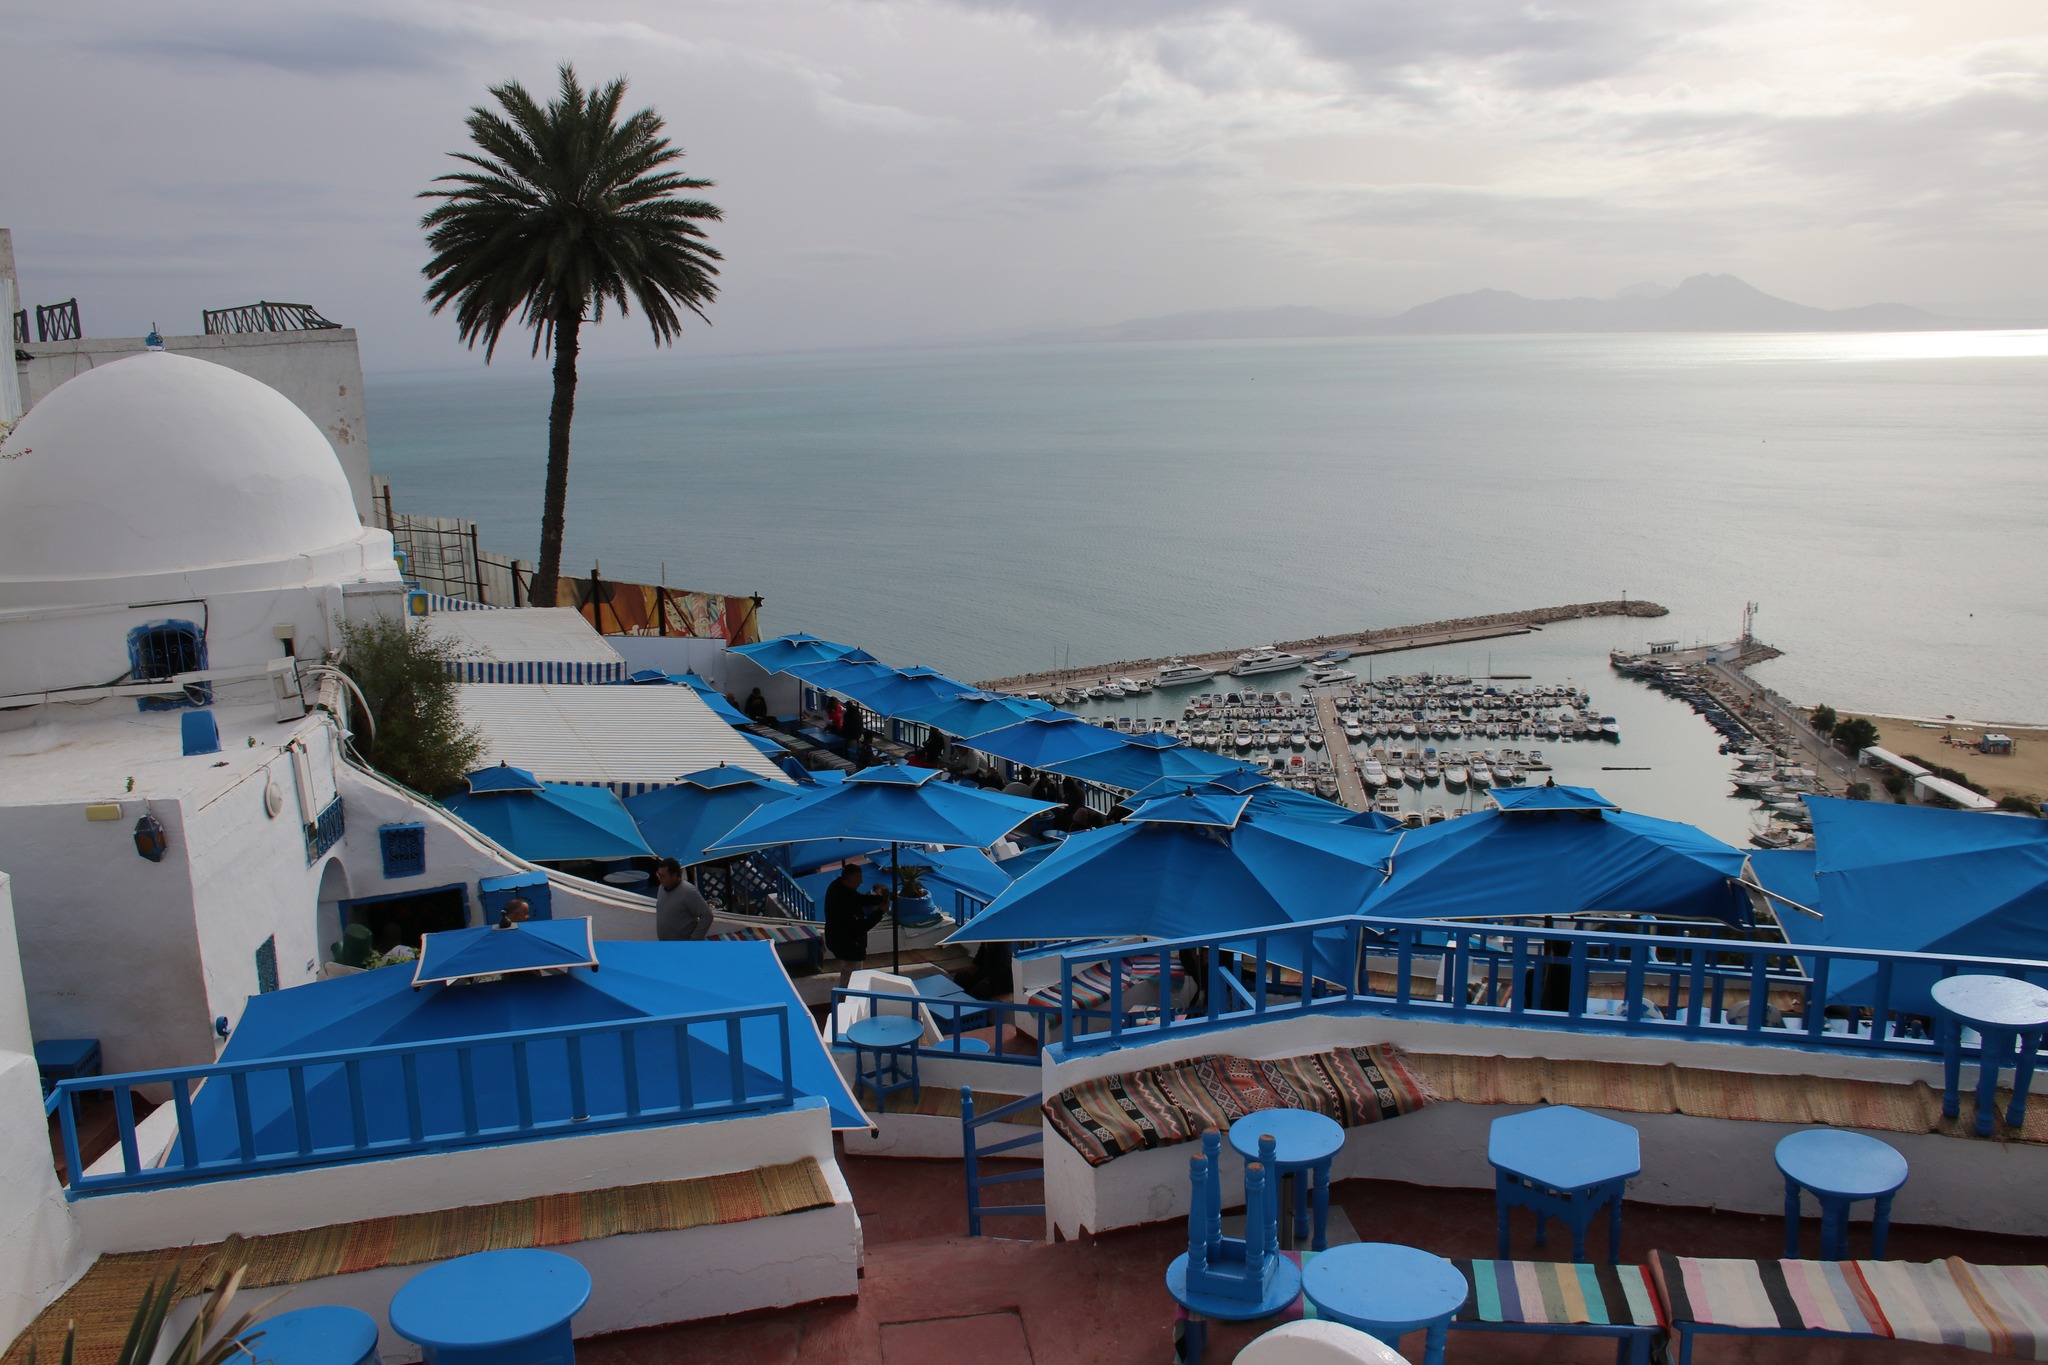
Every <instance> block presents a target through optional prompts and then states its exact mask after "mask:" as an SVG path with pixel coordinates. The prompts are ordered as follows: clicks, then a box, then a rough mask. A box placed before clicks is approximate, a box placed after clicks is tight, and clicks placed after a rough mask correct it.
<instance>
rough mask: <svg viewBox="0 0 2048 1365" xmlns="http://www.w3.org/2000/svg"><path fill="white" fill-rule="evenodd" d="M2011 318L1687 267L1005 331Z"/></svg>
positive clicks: (1141, 337) (1557, 327) (1223, 337)
mask: <svg viewBox="0 0 2048 1365" xmlns="http://www.w3.org/2000/svg"><path fill="white" fill-rule="evenodd" d="M2011 325H2013V324H2012V323H2010V322H1992V321H1985V320H1969V319H1958V318H1948V317H1942V316H1940V315H1938V314H1935V313H1931V312H1928V311H1927V310H1926V309H1924V308H1915V307H1912V306H1911V305H1909V304H1903V303H1873V304H1866V305H1865V306H1863V307H1861V308H1812V307H1808V306H1807V305H1806V304H1803V303H1793V302H1792V301H1791V300H1789V299H1781V298H1777V297H1775V296H1773V295H1770V294H1766V293H1764V292H1763V291H1762V290H1761V289H1758V288H1756V287H1754V286H1753V285H1749V284H1746V283H1744V282H1743V281H1741V280H1739V279H1736V278H1735V277H1734V276H1733V275H1694V276H1693V277H1692V278H1690V279H1688V280H1686V281H1685V282H1684V283H1682V284H1680V285H1679V286H1678V287H1677V288H1675V289H1672V288H1668V287H1666V286H1663V285H1656V284H1636V285H1630V286H1629V287H1628V288H1626V289H1623V290H1621V291H1620V292H1619V293H1618V294H1617V295H1616V296H1615V297H1614V298H1609V299H1591V298H1577V299H1529V298H1523V297H1522V296H1521V295H1520V294H1514V293H1510V292H1508V291H1507V290H1503V289H1478V290H1474V291H1473V292H1471V293H1469V294H1451V295H1449V296H1447V297H1445V298H1441V299H1436V300H1434V301H1432V302H1430V303H1424V304H1418V305H1417V306H1416V307H1414V308H1410V309H1408V310H1407V311H1406V312H1403V313H1392V312H1384V313H1379V314H1376V315H1375V314H1369V313H1361V312H1344V313H1340V312H1333V311H1330V310H1328V309H1322V308H1306V307H1295V308H1256V309H1244V310H1233V311H1225V312H1208V313H1175V314H1172V315H1170V316H1167V317H1156V318H1138V319H1135V320H1133V321H1130V322H1119V323H1112V324H1110V325H1109V326H1106V327H1075V328H1059V329H1053V328H1048V329H1045V330H1040V331H1034V332H1029V333H1026V334H1021V335H1013V336H1011V337H1009V338H1006V339H1008V340H1011V341H1013V342H1027V343H1028V342H1038V343H1051V342H1088V341H1249V340H1254V339H1260V338H1274V337H1350V336H1374V335H1382V334H1388V333H1446V332H1897V331H1915V330H1922V329H1930V328H1950V327H1963V328H1967V327H2000V326H2011Z"/></svg>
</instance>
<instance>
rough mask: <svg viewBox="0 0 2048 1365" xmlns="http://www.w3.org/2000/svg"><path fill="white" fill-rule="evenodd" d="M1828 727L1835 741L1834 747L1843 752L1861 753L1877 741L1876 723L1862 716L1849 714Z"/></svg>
mask: <svg viewBox="0 0 2048 1365" xmlns="http://www.w3.org/2000/svg"><path fill="white" fill-rule="evenodd" d="M1829 728H1830V731H1831V736H1832V738H1833V739H1834V741H1835V747H1836V748H1837V749H1840V750H1841V751H1842V752H1843V753H1849V754H1855V753H1861V752H1862V751H1863V750H1865V749H1867V748H1869V747H1870V746H1871V745H1873V744H1875V743H1877V725H1876V724H1875V723H1874V722H1872V721H1868V720H1865V719H1864V718H1863V717H1862V716H1851V717H1849V718H1848V719H1847V720H1837V721H1836V722H1835V723H1834V725H1833V726H1831V727H1829Z"/></svg>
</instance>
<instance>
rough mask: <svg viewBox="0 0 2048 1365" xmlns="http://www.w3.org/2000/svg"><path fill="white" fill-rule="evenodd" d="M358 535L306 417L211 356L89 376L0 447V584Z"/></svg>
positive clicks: (342, 477)
mask: <svg viewBox="0 0 2048 1365" xmlns="http://www.w3.org/2000/svg"><path fill="white" fill-rule="evenodd" d="M363 534H364V528H363V526H362V523H361V522H360V521H358V520H357V518H356V511H355V501H354V499H353V497H352V496H351V495H350V492H349V485H348V476H347V475H346V474H344V473H343V472H342V468H341V462H340V461H339V460H337V459H336V458H335V455H334V448H333V447H332V446H330V445H328V443H327V438H326V437H325V436H323V435H322V434H321V433H320V429H319V428H318V427H316V426H314V425H313V423H312V421H311V419H309V418H308V417H307V416H306V414H305V413H303V412H301V411H299V409H298V407H297V405H295V404H294V403H293V402H292V401H291V400H290V399H289V398H286V397H285V396H284V395H283V394H281V393H279V392H278V391H277V390H275V389H273V388H271V387H270V386H269V385H267V384H264V383H261V382H259V381H257V380H254V379H251V378H249V377H248V376H247V375H244V374H239V373H237V372H236V371H234V370H230V369H228V368H226V367H225V366H222V365H214V364H210V363H209V362H207V361H204V360H194V359H191V358H190V357H187V356H178V355H168V354H163V353H149V354H145V355H139V356H132V357H130V358H128V359H126V360H117V361H115V362H113V363H112V364H110V365H102V366H99V367H98V368H96V369H93V370H89V371H87V372H86V373H84V374H82V375H79V376H78V377H77V378H76V379H73V380H70V381H69V382H67V383H64V384H61V385H59V386H58V387H57V388H56V389H55V390H53V391H52V392H51V393H50V395H49V396H48V397H47V398H45V399H43V401H42V402H40V403H38V404H36V406H35V407H34V408H32V409H30V410H29V413H28V415H27V416H25V417H23V418H22V419H21V421H20V423H19V424H18V425H16V427H15V429H14V432H13V434H12V435H10V436H9V437H8V438H7V439H6V441H4V442H0V584H7V583H13V584H15V585H17V586H18V587H19V586H25V585H26V584H27V583H32V582H35V581H36V580H43V581H45V582H47V581H49V580H62V581H70V582H77V581H78V580H84V579H108V578H136V577H147V576H153V575H159V574H190V573H191V572H192V571H194V570H198V569H206V568H210V567H215V566H225V565H231V564H249V563H252V562H255V563H276V562H278V561H283V560H293V559H298V558H300V557H302V556H307V555H316V554H318V553H320V552H321V551H323V550H331V549H335V548H337V547H340V546H344V545H351V544H354V543H356V542H359V541H360V540H361V538H362V536H363ZM10 595H12V594H10Z"/></svg>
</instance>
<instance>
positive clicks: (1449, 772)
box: [1444, 763, 1469, 792]
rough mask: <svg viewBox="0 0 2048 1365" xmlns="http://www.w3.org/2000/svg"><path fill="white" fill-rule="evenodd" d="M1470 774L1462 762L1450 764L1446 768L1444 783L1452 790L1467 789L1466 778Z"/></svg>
mask: <svg viewBox="0 0 2048 1365" xmlns="http://www.w3.org/2000/svg"><path fill="white" fill-rule="evenodd" d="M1468 776H1469V774H1468V773H1466V771H1465V765H1464V764H1462V763H1452V764H1448V765H1446V766H1445V768H1444V785H1445V786H1446V787H1448V788H1450V789H1451V790H1452V791H1454V792H1455V791H1463V790H1465V779H1466V778H1467V777H1468Z"/></svg>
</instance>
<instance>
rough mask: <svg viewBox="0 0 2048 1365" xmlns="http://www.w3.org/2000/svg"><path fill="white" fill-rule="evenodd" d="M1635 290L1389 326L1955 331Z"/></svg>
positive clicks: (1499, 295)
mask: <svg viewBox="0 0 2048 1365" xmlns="http://www.w3.org/2000/svg"><path fill="white" fill-rule="evenodd" d="M1654 288H1655V287H1654V286H1651V287H1650V288H1645V287H1643V286H1641V285H1633V286H1630V287H1629V288H1628V289H1626V290H1623V291H1622V293H1623V297H1621V298H1613V299H1585V298H1579V299H1525V298H1523V297H1522V296H1521V295H1520V294H1511V293H1508V292H1507V291H1505V290H1500V289H1480V290H1476V291H1474V292H1473V293H1470V294H1452V295H1450V296H1449V297H1448V298H1441V299H1437V300H1436V301H1435V302H1433V303H1425V304H1421V305H1419V306H1417V307H1414V308H1410V309H1409V310H1408V311H1407V312H1405V313H1402V314H1401V315H1399V316H1398V317H1395V318H1393V319H1391V320H1389V321H1388V322H1386V323H1385V324H1384V325H1383V326H1382V327H1381V328H1380V329H1378V330H1383V331H1388V332H1893V331H1913V330H1917V329H1921V328H1930V327H1943V326H1952V325H1953V323H1952V322H1950V321H1949V320H1947V319H1943V318H1940V317H1937V316H1935V315H1934V314H1933V313H1930V312H1927V311H1926V310H1925V309H1920V308H1914V307H1911V306H1909V305H1907V304H1903V303H1873V304H1868V305H1866V306H1864V307H1862V308H1809V307H1808V306H1806V305H1805V304H1803V303H1793V302H1791V301H1790V300H1789V299H1781V298H1777V297H1775V296H1773V295H1770V294H1766V293H1764V292H1763V291H1762V290H1761V289H1758V288H1756V287H1754V286H1753V285H1749V284H1745V283H1744V282H1743V281H1741V280H1738V279H1736V278H1735V277H1734V276H1733V275H1694V276H1693V277H1692V278H1691V279H1689V280H1686V281H1685V282H1684V283H1683V284H1680V285H1679V286H1678V287H1677V288H1676V289H1673V290H1670V291H1669V292H1666V293H1654V292H1652V291H1653V289H1654Z"/></svg>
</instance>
